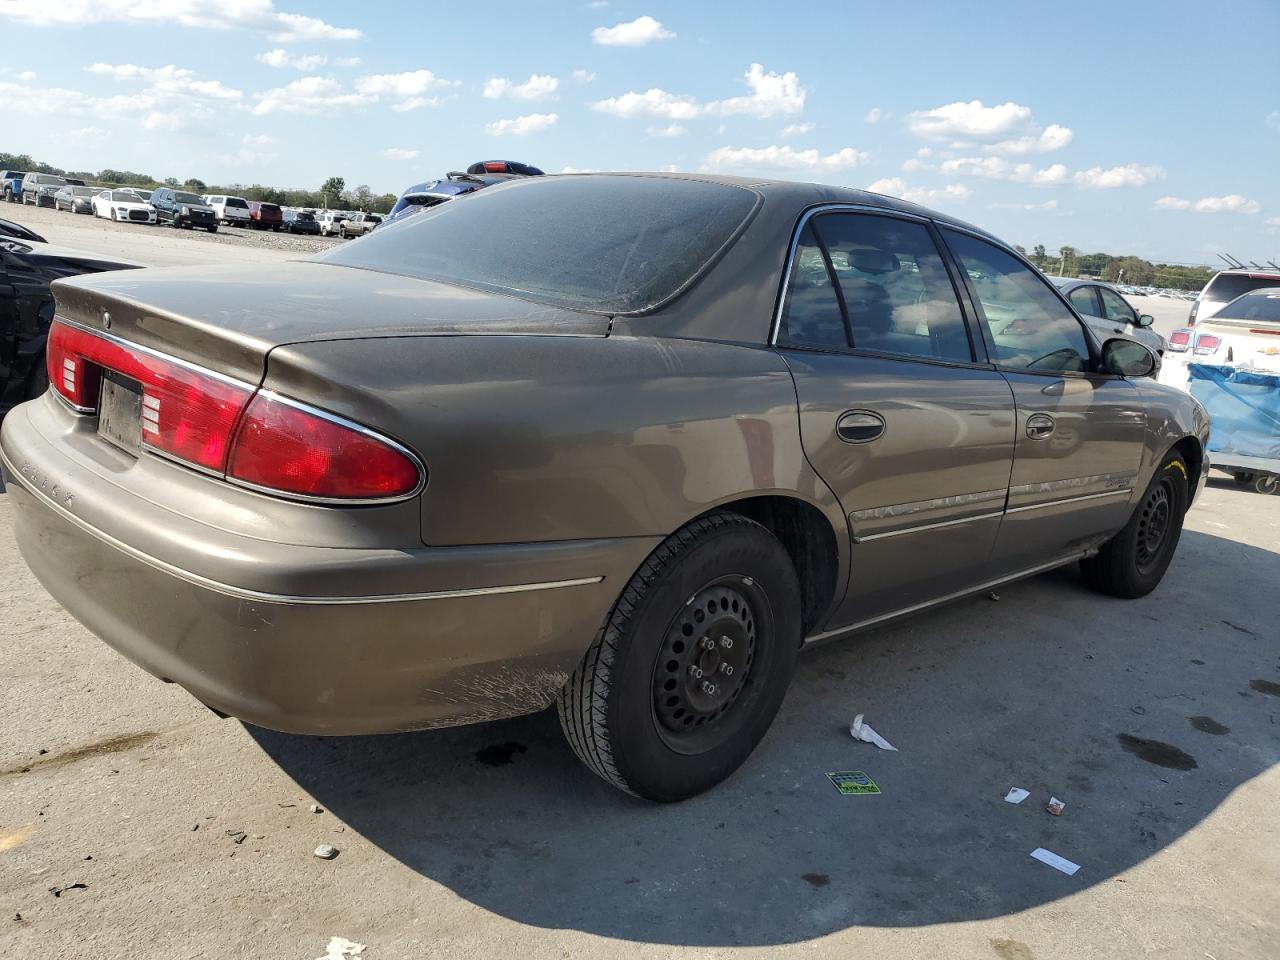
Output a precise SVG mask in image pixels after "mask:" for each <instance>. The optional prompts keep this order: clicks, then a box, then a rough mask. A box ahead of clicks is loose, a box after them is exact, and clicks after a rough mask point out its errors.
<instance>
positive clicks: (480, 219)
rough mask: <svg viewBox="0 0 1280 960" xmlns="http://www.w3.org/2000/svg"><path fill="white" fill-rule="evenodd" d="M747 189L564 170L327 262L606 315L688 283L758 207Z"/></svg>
mask: <svg viewBox="0 0 1280 960" xmlns="http://www.w3.org/2000/svg"><path fill="white" fill-rule="evenodd" d="M756 200H757V196H756V194H755V193H754V192H752V191H750V190H746V189H744V188H742V187H735V186H729V185H727V184H717V183H705V182H700V181H693V180H677V179H668V178H660V177H643V176H581V177H578V176H563V177H545V178H541V177H540V178H538V179H529V180H521V181H516V182H513V183H510V184H504V185H502V186H497V187H488V188H486V189H484V190H479V191H477V192H476V193H474V194H472V195H470V196H468V197H467V198H466V199H465V200H459V201H455V202H453V203H441V204H438V205H436V206H434V207H430V208H428V209H427V210H424V211H423V212H422V213H419V214H417V215H416V216H412V217H406V218H404V219H403V220H398V221H396V223H395V224H392V225H391V226H389V227H388V228H387V229H386V230H378V231H375V232H374V233H371V234H370V235H369V236H368V237H367V238H366V239H364V240H361V241H360V243H358V244H352V245H351V246H348V247H343V248H339V249H338V250H336V251H333V252H331V253H328V254H326V255H324V257H323V259H325V260H327V261H329V262H332V263H340V264H346V265H348V266H353V267H364V268H366V269H370V270H383V271H386V272H387V273H395V274H402V275H404V276H410V277H419V278H422V279H425V280H442V281H445V282H447V283H458V284H461V285H463V286H470V287H478V288H480V289H484V290H493V291H496V292H499V293H510V294H514V295H516V296H520V297H527V298H529V299H532V300H538V301H542V302H546V303H552V304H556V305H559V306H565V307H572V308H576V309H583V310H592V311H597V312H601V313H631V312H635V311H639V310H644V309H646V308H648V307H651V306H653V305H655V304H657V303H660V302H662V301H663V300H666V299H667V298H668V297H670V296H671V295H673V294H674V293H676V292H677V291H679V290H680V289H681V288H682V287H683V286H684V285H685V284H686V283H688V282H689V281H690V280H691V279H693V278H694V277H695V276H696V275H697V274H698V273H699V272H700V271H701V269H702V268H703V267H704V266H705V265H706V264H707V262H708V261H709V260H710V259H711V258H712V257H713V256H714V255H715V254H716V253H717V252H718V251H719V250H720V249H721V248H722V247H723V246H724V245H725V244H726V243H727V242H728V241H729V240H730V238H732V237H733V235H734V233H735V231H736V230H737V229H738V228H739V227H740V226H741V225H742V224H743V223H744V221H745V220H746V218H747V217H748V216H749V215H750V214H751V212H752V211H753V210H754V209H755V205H756Z"/></svg>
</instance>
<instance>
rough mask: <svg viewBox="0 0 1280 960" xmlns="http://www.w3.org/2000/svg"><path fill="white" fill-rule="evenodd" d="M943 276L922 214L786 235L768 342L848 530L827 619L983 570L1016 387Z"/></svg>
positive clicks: (834, 223) (1004, 480)
mask: <svg viewBox="0 0 1280 960" xmlns="http://www.w3.org/2000/svg"><path fill="white" fill-rule="evenodd" d="M954 280H955V278H954V277H953V276H952V274H951V272H950V271H949V269H948V267H947V265H946V262H945V261H944V259H943V257H942V256H941V254H940V253H939V249H938V246H937V243H936V234H935V233H934V230H933V228H932V226H931V225H930V224H929V223H928V222H927V221H925V220H922V219H919V218H915V217H910V216H905V215H887V214H885V213H883V212H882V211H877V212H875V213H870V212H855V211H851V210H844V209H839V210H825V211H820V212H818V213H816V214H814V215H811V216H810V217H809V218H808V220H807V222H806V223H805V224H804V225H803V228H802V230H801V232H800V234H799V237H798V242H797V246H796V249H795V252H794V254H793V256H792V265H791V269H790V274H789V278H788V285H787V290H786V293H785V297H784V300H783V304H782V308H781V311H780V315H779V319H778V332H777V339H776V343H777V346H778V348H779V350H780V352H781V353H782V355H783V357H784V358H785V359H786V362H787V364H788V365H789V366H790V368H791V371H792V374H793V376H794V378H795V384H796V392H797V396H798V399H799V409H800V432H801V438H802V441H803V444H804V449H805V453H806V454H807V456H808V459H809V461H810V462H811V463H812V464H813V466H814V468H815V469H816V470H817V472H818V473H819V474H820V475H821V476H822V478H823V479H824V480H825V481H826V483H827V485H828V486H829V487H831V489H832V490H833V491H834V492H835V494H836V496H837V497H838V498H839V500H840V503H841V505H842V507H843V508H844V511H845V513H846V514H847V515H848V518H849V523H850V528H851V530H852V534H853V540H854V546H853V554H852V556H853V563H852V565H851V572H850V580H849V584H848V591H847V594H846V597H845V600H844V602H843V604H842V605H841V606H840V607H839V608H838V609H837V611H836V613H835V615H834V616H833V618H832V620H831V622H830V624H828V626H829V628H832V629H834V628H838V627H843V626H847V625H850V624H854V623H864V622H867V621H870V620H874V619H876V618H878V617H882V616H885V615H887V614H889V613H892V612H896V611H900V610H904V609H907V608H910V607H912V606H915V605H918V604H922V603H925V602H927V601H930V600H933V599H936V598H938V597H940V596H945V595H946V594H949V593H954V592H958V591H961V590H963V589H965V588H967V587H971V586H974V585H977V584H979V583H981V582H983V580H984V579H986V578H987V577H988V576H989V573H990V564H991V554H992V550H993V546H994V543H995V538H996V534H997V531H998V529H999V524H1000V515H1001V512H1002V510H1003V509H1004V502H1005V496H1006V493H1007V488H1008V483H1009V471H1010V466H1011V462H1012V457H1013V428H1014V423H1013V420H1014V410H1013V395H1012V391H1011V390H1010V388H1009V385H1008V383H1007V382H1006V381H1005V379H1004V378H1003V377H1002V376H1001V375H1000V374H999V373H998V372H996V371H995V370H994V369H993V368H992V367H991V366H990V365H989V364H987V363H986V357H985V353H984V352H983V349H982V346H981V342H980V341H977V342H976V344H975V342H973V340H971V337H970V325H969V324H968V323H967V322H966V316H965V313H964V310H963V308H962V307H961V303H960V300H959V299H958V297H957V291H956V287H955V285H954ZM974 339H975V340H976V333H975V338H974ZM975 346H976V350H975Z"/></svg>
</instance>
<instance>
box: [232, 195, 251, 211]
mask: <svg viewBox="0 0 1280 960" xmlns="http://www.w3.org/2000/svg"><path fill="white" fill-rule="evenodd" d="M227 206H228V207H243V208H244V209H246V210H248V209H249V204H247V203H245V202H244V201H243V200H241V199H240V198H239V197H227Z"/></svg>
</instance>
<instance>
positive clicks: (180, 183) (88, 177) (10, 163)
mask: <svg viewBox="0 0 1280 960" xmlns="http://www.w3.org/2000/svg"><path fill="white" fill-rule="evenodd" d="M0 169H4V170H21V171H23V172H24V173H51V174H55V175H56V176H59V177H75V178H76V179H78V180H83V181H85V183H91V184H94V185H101V186H103V187H141V188H143V189H145V190H154V189H155V188H156V187H180V188H182V189H184V190H190V191H191V192H192V193H200V194H204V195H205V196H214V195H218V194H230V195H232V196H235V197H244V198H245V199H246V200H260V201H262V202H264V203H278V204H280V205H281V206H286V207H316V208H319V209H325V208H329V207H332V208H334V209H340V210H367V211H369V212H371V213H389V212H390V211H391V208H392V207H393V206H394V205H395V202H396V199H397V197H396V195H395V194H394V193H381V194H375V193H374V192H373V191H372V190H370V189H369V187H368V185H367V184H363V183H362V184H359V185H358V186H356V187H352V188H348V187H347V181H346V180H345V179H344V178H343V177H330V178H329V179H328V180H326V181H325V182H324V183H322V184H320V187H319V188H318V189H316V190H307V189H303V188H293V189H280V188H278V187H268V186H263V185H262V184H260V183H253V184H243V183H228V184H216V183H214V184H209V183H205V182H204V181H203V180H199V179H197V178H195V177H191V178H189V179H187V180H179V179H178V178H177V177H165V178H164V179H163V180H157V179H156V178H154V177H152V176H151V175H150V174H146V173H134V172H133V171H132V170H113V169H111V168H110V167H107V168H104V169H102V170H98V171H93V170H64V169H62V168H61V167H54V166H51V165H49V164H47V163H41V162H40V161H37V160H34V159H32V157H31V156H30V155H29V154H25V153H5V152H3V151H0Z"/></svg>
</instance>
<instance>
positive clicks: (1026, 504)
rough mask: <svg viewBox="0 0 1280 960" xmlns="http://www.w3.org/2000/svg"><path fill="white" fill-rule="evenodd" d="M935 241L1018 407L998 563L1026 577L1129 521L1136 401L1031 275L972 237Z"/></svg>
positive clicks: (1139, 423) (1139, 422)
mask: <svg viewBox="0 0 1280 960" xmlns="http://www.w3.org/2000/svg"><path fill="white" fill-rule="evenodd" d="M942 233H943V236H944V237H945V239H946V242H947V245H948V246H949V247H950V248H951V251H952V253H953V254H954V256H955V258H956V261H957V262H958V263H959V265H960V268H961V269H960V272H961V274H962V276H963V278H964V280H965V284H966V286H967V287H968V290H969V294H970V296H971V297H972V300H973V303H974V306H975V308H976V310H977V312H978V313H979V316H980V321H981V325H982V330H983V333H984V337H985V339H986V341H987V348H988V352H989V354H990V356H991V358H992V359H993V360H994V361H995V363H996V365H997V367H998V369H999V370H1000V371H1001V373H1002V374H1003V375H1004V377H1005V379H1006V380H1007V381H1008V382H1009V385H1010V386H1011V387H1012V389H1013V395H1014V401H1015V404H1016V407H1017V430H1016V441H1015V443H1016V446H1015V449H1014V457H1013V474H1012V476H1011V478H1010V486H1009V503H1008V508H1007V513H1006V516H1005V519H1004V521H1003V522H1002V524H1001V527H1000V535H999V539H998V541H997V544H996V557H997V562H998V563H999V565H1000V566H1001V567H1002V568H1003V569H1004V570H1005V571H1011V570H1022V569H1026V568H1029V567H1032V566H1035V565H1036V564H1038V563H1043V562H1047V561H1050V560H1052V559H1053V558H1055V557H1058V556H1062V555H1065V554H1068V553H1071V552H1073V551H1076V550H1080V549H1082V548H1084V547H1087V546H1091V545H1094V544H1096V543H1098V542H1099V540H1100V539H1105V537H1106V536H1107V535H1109V534H1111V533H1112V532H1114V531H1115V530H1117V529H1119V528H1120V527H1122V526H1123V525H1124V524H1125V522H1126V520H1127V519H1128V516H1129V512H1130V502H1129V501H1130V498H1131V496H1132V491H1133V484H1134V482H1135V479H1136V477H1137V473H1138V468H1139V465H1140V463H1141V460H1142V449H1143V442H1144V439H1145V433H1146V415H1145V411H1144V408H1143V404H1142V397H1141V395H1140V393H1139V391H1138V389H1137V388H1136V387H1135V386H1134V385H1133V384H1132V383H1131V382H1129V381H1128V380H1125V379H1123V378H1121V377H1118V376H1115V375H1113V374H1106V373H1100V372H1098V365H1097V358H1096V356H1095V354H1094V350H1093V347H1092V345H1091V343H1090V341H1089V339H1088V338H1087V337H1086V335H1085V331H1084V328H1083V326H1082V325H1081V323H1080V321H1079V320H1078V319H1077V318H1076V316H1075V315H1074V314H1073V313H1072V312H1071V310H1070V309H1069V308H1068V307H1067V305H1066V303H1064V302H1063V299H1062V297H1061V295H1060V294H1059V293H1058V291H1056V290H1055V289H1053V287H1051V286H1050V285H1049V284H1048V283H1047V282H1046V281H1045V280H1044V279H1043V278H1042V277H1041V276H1040V274H1039V273H1038V272H1037V271H1036V270H1035V269H1034V268H1033V267H1031V266H1030V264H1028V263H1026V262H1025V261H1024V260H1022V259H1021V258H1019V257H1017V256H1016V255H1015V254H1014V253H1012V252H1011V251H1009V250H1007V249H1006V248H1003V247H1000V246H997V245H996V244H994V243H990V242H988V241H987V240H986V239H983V238H980V237H977V236H975V235H972V234H969V233H963V232H960V231H958V230H953V229H951V228H947V229H944V230H943V231H942Z"/></svg>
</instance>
